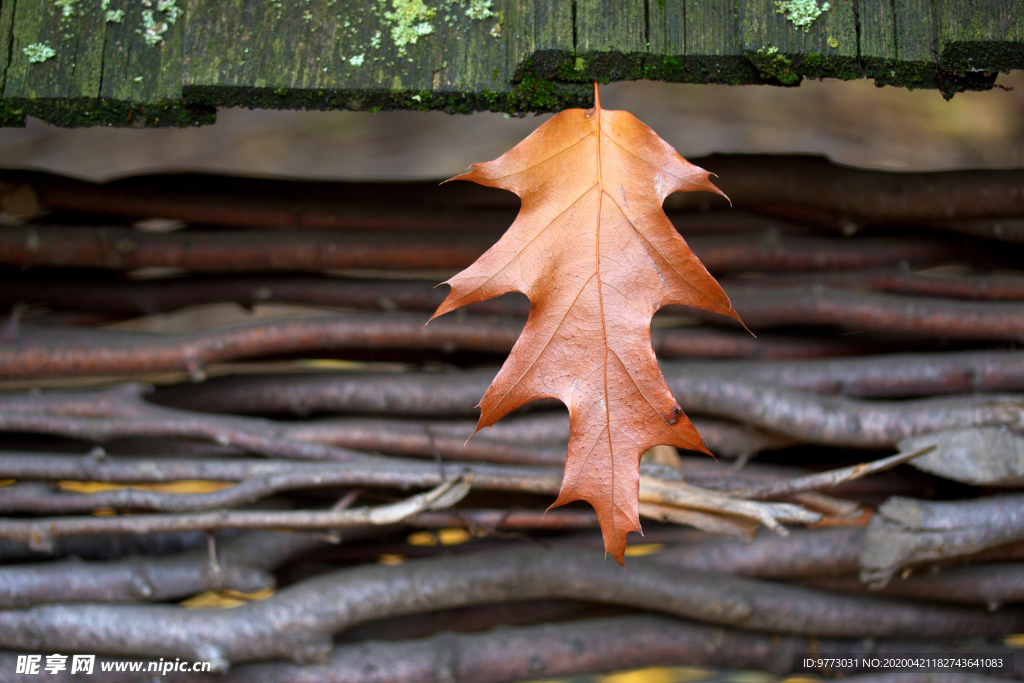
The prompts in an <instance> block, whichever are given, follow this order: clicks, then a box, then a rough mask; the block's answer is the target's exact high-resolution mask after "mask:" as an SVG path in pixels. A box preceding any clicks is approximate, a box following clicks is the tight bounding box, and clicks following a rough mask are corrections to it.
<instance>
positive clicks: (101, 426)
mask: <svg viewBox="0 0 1024 683" xmlns="http://www.w3.org/2000/svg"><path fill="white" fill-rule="evenodd" d="M673 379H674V381H673ZM670 386H672V388H673V391H674V393H675V394H676V396H677V397H678V401H679V403H680V405H681V406H682V407H683V409H684V410H686V411H687V412H692V413H695V414H705V415H712V416H715V417H721V418H728V419H732V420H736V421H746V422H749V423H750V424H752V425H754V426H755V427H759V428H761V429H764V430H767V431H769V432H772V433H776V434H781V435H783V436H786V437H789V438H791V439H793V440H796V441H798V442H803V443H816V444H822V445H832V446H851V447H860V448H885V447H891V446H893V445H895V444H896V443H897V442H899V441H900V440H901V439H903V438H906V437H908V436H912V435H916V434H924V433H928V432H933V431H939V430H943V429H960V428H966V427H981V426H1008V427H1011V428H1020V427H1022V426H1024V398H1022V397H1021V396H1020V395H1018V394H987V395H986V394H982V395H977V396H962V397H960V396H958V397H944V398H931V399H918V400H914V401H861V400H858V399H851V398H845V397H840V396H819V395H816V394H808V393H806V392H801V391H793V390H789V389H781V388H777V387H774V386H771V385H768V384H763V383H760V382H751V381H747V380H745V379H742V378H735V379H729V380H722V379H721V378H710V379H705V378H702V377H700V376H697V377H690V376H687V375H685V374H682V375H678V376H676V377H675V378H670ZM101 406H102V408H101ZM83 412H84V414H85V415H88V417H82V416H81V415H83ZM526 419H527V418H524V421H526ZM289 429H293V430H294V436H298V437H300V438H302V437H310V436H311V435H318V436H316V438H324V437H325V433H326V434H330V433H331V428H330V423H327V425H326V426H324V427H322V428H316V427H314V428H312V429H311V428H309V427H308V426H305V427H303V426H300V427H294V426H293V427H291V428H289V426H288V424H287V423H274V422H271V421H269V420H263V419H258V418H248V417H236V416H229V415H213V414H209V413H193V412H190V411H183V410H178V409H174V408H164V407H161V406H155V405H152V404H149V403H146V402H145V401H142V400H141V399H140V397H139V389H138V387H135V386H134V385H125V386H124V387H121V388H119V389H113V390H100V391H93V392H72V393H61V392H50V393H45V394H39V395H24V394H11V395H9V396H7V397H0V430H4V431H23V432H36V433H44V434H54V435H60V436H69V437H75V438H83V439H91V440H93V441H103V440H107V439H112V438H116V437H125V436H174V437H188V438H199V439H206V440H211V441H214V442H216V443H219V444H222V445H237V446H240V447H242V448H246V449H247V450H250V451H252V452H256V453H262V454H265V455H274V456H277V457H286V458H300V459H317V460H348V459H352V458H354V457H358V454H356V453H354V452H352V451H349V450H346V449H343V448H338V447H335V446H327V445H322V444H317V443H311V442H306V441H298V440H297V439H296V438H293V433H292V432H290V431H289ZM424 431H425V432H427V430H426V429H424ZM344 433H345V432H344V430H342V429H340V428H339V429H338V430H336V431H335V432H334V434H335V436H338V437H339V442H340V437H341V436H342V435H343V434H344ZM431 435H432V434H431V433H430V432H427V437H430V436H431ZM356 436H358V434H356ZM507 436H511V433H507ZM359 438H360V439H364V440H363V441H361V442H359V441H358V440H357V439H355V438H353V440H352V441H351V442H350V443H353V444H356V443H361V444H362V445H368V444H369V443H370V441H369V440H368V439H369V437H368V436H366V435H363V436H360V437H359ZM417 439H419V440H420V442H422V441H423V437H417ZM387 441H388V440H387V439H386V438H383V437H379V440H378V441H377V443H379V444H381V445H385V444H386V443H387ZM426 441H427V445H429V438H427V439H426ZM420 445H421V446H422V445H423V444H422V443H420ZM412 450H415V449H412ZM406 452H408V451H406Z"/></svg>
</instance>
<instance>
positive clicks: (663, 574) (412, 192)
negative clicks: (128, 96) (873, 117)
mask: <svg viewBox="0 0 1024 683" xmlns="http://www.w3.org/2000/svg"><path fill="white" fill-rule="evenodd" d="M701 163H702V165H705V166H706V167H707V168H709V169H711V170H714V171H716V172H718V173H719V175H720V176H721V178H722V183H721V184H722V186H723V189H725V190H726V192H728V193H729V194H730V195H731V197H732V198H733V200H734V202H735V203H736V204H737V207H738V208H737V209H733V210H727V209H726V208H725V207H723V206H719V204H718V203H715V202H717V200H716V199H705V200H701V201H706V202H709V203H708V204H706V205H700V204H694V203H693V202H694V201H697V200H695V199H694V198H693V197H686V198H684V199H676V198H670V200H669V204H668V206H667V208H668V210H669V212H670V216H671V217H672V219H673V220H674V221H675V222H676V225H677V226H678V227H679V229H680V231H681V232H682V233H683V234H684V235H686V236H687V237H688V240H689V242H690V244H691V246H692V247H693V249H694V251H695V252H696V253H697V255H698V256H699V257H700V258H701V260H702V261H703V262H704V263H705V264H706V265H707V266H708V268H709V270H711V272H712V273H713V274H715V275H716V276H718V277H719V278H720V279H721V281H722V284H723V286H724V288H725V290H726V291H727V292H728V293H729V295H730V296H731V297H732V300H733V302H734V304H735V307H736V309H737V310H738V311H739V312H740V314H741V315H742V317H743V319H744V321H745V322H746V323H747V324H748V325H749V326H750V328H751V329H753V330H755V331H756V332H757V335H758V336H757V338H756V339H755V338H752V337H751V336H749V335H747V334H746V333H745V332H743V331H742V330H740V329H738V328H737V327H736V326H734V325H731V324H730V323H729V322H728V321H722V320H717V319H711V318H708V317H706V316H702V315H697V314H695V313H694V312H693V311H691V310H686V309H669V310H665V311H663V312H661V313H659V316H658V317H657V318H656V319H655V331H654V344H655V348H656V351H657V352H658V354H659V356H660V358H661V359H662V369H663V371H664V374H665V376H666V378H667V379H668V381H669V384H670V386H671V387H672V389H673V391H674V393H675V394H676V397H677V399H678V401H679V403H680V405H681V406H682V407H683V409H684V410H685V411H686V412H687V414H688V415H690V416H691V418H692V419H693V422H694V424H695V425H696V426H697V428H698V430H699V431H700V433H701V434H702V436H703V437H704V438H705V440H706V441H707V442H708V445H709V447H710V449H711V450H712V451H713V452H714V453H715V454H716V456H717V457H718V458H719V460H717V461H716V460H712V459H709V458H706V457H699V456H697V455H695V454H680V453H677V452H675V451H673V450H671V449H664V448H657V449H654V450H653V451H652V452H650V453H649V454H648V455H647V456H645V459H644V461H643V463H642V465H641V475H642V476H641V484H640V500H641V515H642V516H643V517H644V519H645V523H644V531H645V536H644V537H643V538H639V537H638V538H636V539H635V540H634V541H633V545H632V546H631V550H629V551H627V562H626V569H625V571H622V570H620V569H619V568H618V567H617V566H616V565H614V564H613V563H612V564H609V562H606V561H605V560H604V558H603V556H602V554H601V552H600V548H601V543H600V535H599V533H598V532H597V529H596V527H597V520H596V517H595V516H594V514H593V512H592V511H591V510H590V509H589V508H587V507H586V506H582V505H579V506H577V505H571V506H568V507H565V508H560V509H558V510H552V511H550V512H547V513H545V508H546V506H547V505H548V504H550V502H551V501H552V500H553V497H554V496H555V494H556V493H557V491H558V489H559V485H560V482H561V476H562V464H563V462H564V458H565V449H566V443H567V440H568V431H569V423H568V418H567V416H566V414H565V411H564V408H562V407H561V406H559V405H552V404H550V403H546V402H538V403H536V404H535V405H532V406H529V407H528V409H524V410H520V411H518V412H517V413H516V414H514V415H512V416H510V417H508V418H506V419H505V420H503V421H502V422H500V423H498V424H497V425H495V426H494V427H492V428H490V429H489V430H487V431H486V432H483V433H480V434H477V435H475V436H473V438H472V439H469V440H468V441H467V439H468V438H469V437H470V436H471V435H472V434H473V432H474V429H475V421H474V417H475V412H476V411H475V406H476V403H477V401H478V400H479V398H480V396H481V395H482V394H483V391H484V389H485V388H486V386H487V385H488V383H489V382H490V380H491V379H492V378H493V376H494V373H495V372H496V368H497V366H498V364H500V362H501V360H502V358H503V356H504V355H505V354H507V352H508V350H509V349H510V348H511V346H512V345H513V344H514V343H515V340H516V338H517V337H518V334H519V332H520V330H521V329H522V325H523V322H524V320H525V315H526V313H527V312H528V302H527V301H526V300H525V299H524V298H521V297H520V298H515V297H512V296H506V297H502V298H500V299H496V300H493V301H490V302H484V303H481V304H474V305H473V306H471V307H469V310H468V311H467V312H465V313H459V314H456V315H452V316H447V317H446V318H442V319H439V320H437V321H434V322H433V323H431V324H430V325H429V326H427V327H424V325H423V323H424V322H425V321H426V319H427V317H428V316H429V312H431V311H432V310H433V309H434V307H435V306H436V305H437V304H438V303H439V302H440V300H441V299H442V298H443V295H444V291H442V290H440V289H434V285H435V284H436V283H437V282H439V281H441V280H443V279H445V277H446V276H447V275H449V274H450V273H451V272H452V271H453V270H454V269H458V268H461V267H464V266H465V265H467V264H469V263H470V262H472V260H473V259H475V258H476V256H478V255H479V254H480V253H481V252H482V251H483V250H484V249H485V248H486V247H487V246H488V245H489V244H490V243H491V242H493V240H494V239H495V238H496V236H497V235H499V234H500V231H501V229H503V227H504V226H506V225H507V224H509V223H510V222H511V220H512V218H513V217H514V214H515V210H516V207H515V205H514V203H512V202H510V201H509V200H510V199H511V197H503V196H501V194H500V193H496V192H493V191H486V190H482V189H481V188H475V187H469V186H467V187H462V188H456V187H452V186H450V185H446V186H444V188H437V187H434V186H432V185H429V186H428V185H425V184H424V185H418V184H413V185H407V186H394V185H386V184H380V185H373V184H370V185H343V184H322V183H302V182H284V181H256V180H241V179H231V178H209V177H194V176H162V177H143V178H134V179H128V180H123V181H118V182H116V183H111V184H109V185H104V186H95V185H90V184H88V183H82V182H79V181H72V180H69V179H65V178H59V177H55V176H49V175H46V174H37V173H24V172H4V173H2V174H0V210H2V211H3V212H4V215H5V217H6V223H7V225H5V226H4V227H3V228H2V230H0V305H2V306H4V307H5V308H6V310H7V316H6V321H5V323H4V324H3V327H2V329H0V484H2V486H0V515H2V516H3V519H2V521H0V650H2V651H3V652H0V671H13V670H14V668H15V661H16V657H17V655H18V654H24V653H41V654H50V653H52V652H61V653H64V654H73V653H87V654H89V653H98V654H100V655H101V656H102V657H106V658H114V659H118V658H122V659H147V658H148V659H159V658H161V657H162V658H165V659H173V658H182V659H188V660H200V661H208V662H212V663H213V665H214V668H215V669H217V670H218V671H222V672H227V678H228V679H230V680H238V681H246V682H248V681H264V680H265V681H280V680H303V681H436V680H445V681H488V682H492V681H519V680H528V679H535V678H540V677H551V676H557V675H565V674H574V673H583V672H600V671H609V670H615V669H626V668H631V667H637V666H650V665H655V664H662V665H699V666H710V667H723V668H749V669H759V670H763V671H769V672H773V673H777V674H784V673H789V672H792V671H794V670H796V667H797V666H798V664H799V661H798V658H797V659H795V658H794V655H795V654H798V653H810V652H818V653H832V654H836V655H839V656H846V657H850V656H857V655H878V656H884V655H885V654H895V653H903V654H905V653H919V654H934V655H952V654H967V653H986V654H990V655H998V656H1005V657H1008V658H1010V659H1012V655H1013V652H1014V650H1013V646H1014V644H1019V643H1020V642H1021V637H1020V636H1019V635H1018V636H1016V638H1015V637H1014V634H1021V633H1024V608H1022V605H1021V603H1024V493H1021V492H1019V489H1020V488H1021V487H1022V485H1024V349H1021V348H1020V343H1021V341H1024V274H1022V273H1021V272H1020V271H1019V270H1018V269H1019V266H1020V263H1022V262H1024V260H1022V258H1021V257H1022V256H1024V247H1022V246H1021V244H1020V242H1021V241H1022V238H1021V235H1022V231H1021V221H1022V220H1024V218H1022V217H1024V192H1021V187H1022V184H1024V172H1022V171H1000V172H971V173H950V174H905V175H896V174H884V173H878V172H868V171H856V170H851V169H840V168H837V167H833V166H830V165H828V164H827V163H825V162H821V161H819V160H808V159H799V158H766V159H762V158H737V157H711V158H709V159H706V160H703V161H702V162H701ZM769 180H770V182H769ZM396 196H401V197H402V198H403V200H402V201H400V202H398V201H395V197H396ZM723 203H724V202H723ZM965 235H970V237H967V236H965ZM228 607H231V608H230V609H229V608H228ZM818 673H819V674H824V675H834V674H841V673H853V671H839V670H828V671H822V672H818ZM989 673H991V674H992V675H997V676H1001V677H1004V678H1005V677H1011V678H1017V679H1024V657H1022V656H1020V655H1019V654H1018V661H1017V662H1016V663H1014V664H1011V666H1009V667H1006V668H1004V669H1003V670H1001V671H999V672H989ZM62 675H63V676H64V677H65V678H67V679H68V680H72V679H76V678H75V676H73V675H71V674H70V672H67V671H65V672H63V674H56V675H53V676H52V678H53V679H54V680H61V676H62ZM111 676H113V674H111ZM123 676H124V680H136V679H134V678H131V676H130V675H129V674H127V673H125V674H123ZM222 679H223V677H221V678H220V679H218V680H222ZM76 680H77V679H76ZM111 680H120V679H117V678H112V679H111ZM180 680H191V679H190V678H189V676H187V675H185V674H180ZM195 680H205V679H204V678H203V676H201V675H198V674H197V675H195ZM849 680H853V679H849ZM893 680H896V679H895V678H894V679H893ZM914 680H918V679H914ZM922 680H923V679H922ZM949 680H952V679H949ZM964 680H980V679H974V678H970V677H967V678H964Z"/></svg>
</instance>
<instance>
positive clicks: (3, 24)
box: [0, 0, 25, 128]
mask: <svg viewBox="0 0 1024 683" xmlns="http://www.w3.org/2000/svg"><path fill="white" fill-rule="evenodd" d="M13 26H14V0H0V46H4V45H7V46H9V45H10V44H11V30H12V29H13ZM10 57H11V55H10V51H9V50H5V49H2V48H0V93H3V91H4V82H5V81H6V80H7V66H8V64H9V63H10ZM24 125H25V115H24V114H23V113H22V112H21V110H20V109H19V108H17V107H15V106H12V105H10V104H9V103H7V102H6V101H4V100H2V99H0V128H5V127H6V128H11V127H21V126H24Z"/></svg>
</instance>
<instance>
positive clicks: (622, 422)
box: [432, 85, 739, 563]
mask: <svg viewBox="0 0 1024 683" xmlns="http://www.w3.org/2000/svg"><path fill="white" fill-rule="evenodd" d="M595 95H596V85H595ZM709 175H710V174H709V173H708V172H707V171H705V170H703V169H701V168H698V167H696V166H694V165H693V164H691V163H689V162H688V161H686V160H685V159H683V158H682V157H681V156H679V154H678V153H677V152H676V151H675V150H674V149H672V147H671V146H669V145H668V143H666V142H665V141H664V140H662V139H661V138H660V137H658V135H657V134H656V133H655V132H654V131H652V130H651V129H650V128H648V127H647V126H645V125H644V124H643V123H641V122H640V121H639V120H637V119H636V118H635V117H634V116H633V115H632V114H629V113H628V112H624V111H610V110H608V111H606V110H602V109H601V107H600V101H599V100H598V101H596V103H595V107H594V108H593V109H589V110H584V109H570V110H567V111H563V112H561V113H560V114H558V115H557V116H555V117H554V118H552V119H551V120H550V121H548V122H547V123H545V124H543V125H542V126H540V128H538V129H537V130H536V131H534V132H533V133H532V134H531V135H530V136H529V137H527V138H526V139H525V140H523V141H522V142H521V143H519V144H518V145H516V146H515V147H513V148H512V149H511V150H509V151H508V152H506V153H505V154H504V155H502V156H501V157H499V158H498V159H496V160H494V161H490V162H487V163H482V164H475V165H474V166H473V167H472V168H471V169H470V171H469V172H468V173H464V174H462V175H460V176H457V177H456V178H453V180H472V181H474V182H477V183H480V184H481V185H486V186H489V187H497V188H501V189H504V190H509V191H510V192H514V193H515V194H517V195H518V196H519V197H520V198H521V200H522V208H521V209H520V212H519V215H518V216H517V217H516V220H515V222H514V223H513V224H512V226H511V227H510V228H509V229H508V231H507V232H506V233H505V234H504V235H503V236H502V238H501V239H500V240H499V241H498V242H497V244H495V245H494V246H493V247H491V248H490V249H488V250H487V252H486V253H484V254H483V256H481V257H480V258H479V259H478V260H477V261H476V262H475V263H474V264H473V265H471V266H470V267H469V268H467V269H466V270H464V271H463V272H461V273H459V274H458V275H456V276H455V277H453V278H452V279H450V280H448V282H447V284H449V285H450V286H451V292H450V293H449V295H448V297H447V299H445V301H444V302H443V303H442V304H441V306H440V307H439V308H438V309H437V311H436V312H435V313H434V316H433V317H435V318H436V317H437V316H439V315H442V314H444V313H447V312H449V311H452V310H454V309H456V308H459V307H460V306H465V305H466V304H470V303H473V302H476V301H483V300H485V299H490V298H492V297H496V296H500V295H501V294H505V293H507V292H522V293H523V294H526V296H528V297H529V298H530V301H531V303H532V308H531V310H530V316H529V319H528V320H527V322H526V327H525V329H524V330H523V333H522V335H521V336H520V338H519V340H518V341H517V342H516V345H515V347H514V348H513V349H512V352H511V354H510V355H509V357H508V359H507V360H506V361H505V364H504V366H503V367H502V368H501V371H500V372H499V373H498V376H497V377H496V378H495V380H494V382H493V383H492V384H491V386H490V388H488V390H487V392H486V393H485V394H484V397H483V399H482V400H481V402H480V409H481V415H480V421H479V423H478V425H477V430H479V429H481V428H483V427H488V426H490V425H492V424H494V423H495V422H496V421H497V420H498V419H500V418H501V417H502V416H504V415H506V414H507V413H508V412H510V411H511V410H513V409H515V408H517V407H518V406H521V405H523V404H524V403H527V402H529V401H533V400H536V399H540V398H556V399H559V400H560V401H562V402H563V403H564V404H565V405H566V406H567V407H568V408H569V413H570V420H571V427H570V429H571V433H570V440H569V454H568V458H567V460H566V466H565V477H564V479H563V481H562V488H561V492H560V493H559V496H558V499H557V500H556V501H555V502H554V504H553V505H552V507H555V506H558V505H564V504H565V503H569V502H571V501H574V500H581V499H582V500H586V501H587V502H589V503H590V504H591V505H593V506H594V509H595V510H596V511H597V515H598V519H599V521H600V523H601V530H602V533H603V535H604V541H605V550H606V551H607V552H611V553H612V555H614V557H615V558H616V559H617V560H618V561H619V562H620V563H622V562H623V559H624V550H625V546H626V535H627V534H628V533H629V532H630V531H640V520H639V515H638V489H639V471H638V468H639V462H640V456H641V455H642V454H643V453H644V451H646V450H647V449H648V448H651V447H652V446H656V445H659V444H666V445H670V446H676V447H678V448H686V449H691V450H696V451H702V452H705V453H707V452H708V450H707V449H706V448H705V447H704V445H703V444H702V442H701V438H700V435H699V434H698V433H697V431H696V430H695V429H694V427H693V425H691V424H690V421H689V420H688V419H687V418H686V416H685V415H683V414H682V409H681V408H680V407H679V404H678V403H676V400H675V398H674V397H673V396H672V393H671V391H670V390H669V387H668V385H667V384H666V383H665V379H664V377H663V376H662V374H661V370H660V369H659V367H658V363H657V360H656V359H655V356H654V349H653V347H652V345H651V317H652V316H653V315H654V313H655V311H657V310H658V309H659V308H660V307H662V306H665V305H668V304H683V305H687V306H693V307H696V308H701V309H704V310H708V311H714V312H717V313H721V314H723V315H727V316H729V317H731V318H734V319H736V320H739V316H738V315H737V314H736V312H735V311H734V310H733V307H732V304H731V303H730V301H729V297H727V296H726V295H725V292H723V291H722V288H721V287H720V286H719V285H718V283H717V282H716V281H715V280H714V278H712V277H711V275H710V274H709V273H708V272H707V270H706V269H705V268H704V266H703V265H702V264H701V263H700V261H699V260H697V257H696V256H695V255H694V254H693V252H692V251H690V248H689V247H688V246H687V244H686V242H685V241H684V240H683V238H682V237H681V236H680V235H679V233H678V232H676V230H675V228H674V227H673V225H672V223H671V222H670V221H669V219H668V217H667V216H666V215H665V213H664V211H663V210H662V204H663V202H664V200H665V198H666V197H667V196H668V195H670V194H671V193H673V192H677V191H687V192H692V191H706V192H715V193H718V194H722V192H721V191H720V190H718V188H716V187H715V186H714V185H713V184H712V183H711V181H710V180H709V179H708V176H709ZM432 319H433V318H432Z"/></svg>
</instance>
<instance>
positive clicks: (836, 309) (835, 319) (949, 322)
mask: <svg viewBox="0 0 1024 683" xmlns="http://www.w3.org/2000/svg"><path fill="white" fill-rule="evenodd" d="M729 297H730V298H731V299H732V302H733V306H735V308H736V310H737V311H738V312H739V314H740V315H741V316H742V317H743V322H744V323H746V324H747V325H748V326H749V327H750V328H752V329H759V328H760V329H764V328H769V327H777V326H780V325H835V326H838V327H844V328H848V329H857V330H871V331H890V332H894V333H897V332H903V333H911V334H915V335H932V336H939V337H949V338H952V339H1005V340H1015V341H1020V340H1024V304H1022V303H1017V302H991V301H957V300H948V299H937V298H934V297H922V296H909V295H901V294H883V293H878V292H861V291H857V290H852V289H847V290H843V289H825V288H823V287H822V286H820V285H818V286H816V287H808V288H781V287H780V288H763V287H757V288H756V289H755V288H750V287H747V288H744V289H740V288H733V289H730V290H729ZM676 310H678V311H682V310H683V309H681V308H679V309H676ZM703 317H708V318H709V319H710V316H703Z"/></svg>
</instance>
